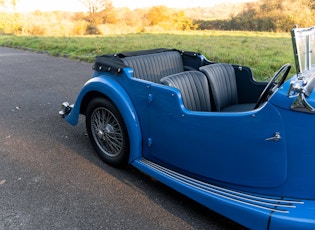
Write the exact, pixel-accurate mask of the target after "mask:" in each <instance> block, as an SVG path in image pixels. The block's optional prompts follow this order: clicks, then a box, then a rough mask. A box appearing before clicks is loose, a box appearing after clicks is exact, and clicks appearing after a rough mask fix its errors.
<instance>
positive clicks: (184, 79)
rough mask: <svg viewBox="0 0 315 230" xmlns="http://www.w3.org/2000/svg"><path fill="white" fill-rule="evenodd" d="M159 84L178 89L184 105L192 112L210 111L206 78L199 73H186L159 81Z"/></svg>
mask: <svg viewBox="0 0 315 230" xmlns="http://www.w3.org/2000/svg"><path fill="white" fill-rule="evenodd" d="M161 83H162V84H164V85H168V86H171V87H174V88H177V89H179V91H180V92H181V95H182V98H183V102H184V105H185V107H186V108H187V109H189V110H192V111H211V103H210V91H209V86H208V80H207V77H206V76H205V75H204V74H203V73H201V72H199V71H186V72H182V73H178V74H173V75H170V76H167V77H164V78H162V79H161Z"/></svg>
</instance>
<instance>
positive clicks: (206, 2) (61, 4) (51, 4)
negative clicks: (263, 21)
mask: <svg viewBox="0 0 315 230" xmlns="http://www.w3.org/2000/svg"><path fill="white" fill-rule="evenodd" d="M248 1H250V0H112V3H113V5H114V7H128V8H130V9H135V8H141V7H151V6H160V5H164V6H167V7H170V8H187V7H198V6H199V7H209V6H213V5H215V4H218V3H226V2H227V3H228V2H234V3H237V2H248ZM16 10H17V11H18V12H33V11H35V10H41V11H53V10H63V11H87V9H86V8H85V7H84V6H83V5H82V4H81V3H80V0H18V1H17V7H16Z"/></svg>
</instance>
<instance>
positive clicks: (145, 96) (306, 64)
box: [60, 27, 315, 229]
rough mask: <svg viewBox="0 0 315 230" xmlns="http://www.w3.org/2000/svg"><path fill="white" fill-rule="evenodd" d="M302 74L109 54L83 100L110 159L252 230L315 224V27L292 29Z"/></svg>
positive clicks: (181, 55) (188, 58) (80, 107)
mask: <svg viewBox="0 0 315 230" xmlns="http://www.w3.org/2000/svg"><path fill="white" fill-rule="evenodd" d="M292 38H293V48H294V55H295V59H296V70H297V73H296V74H295V75H294V76H293V77H291V78H290V79H288V80H286V77H287V76H288V73H289V71H290V68H291V65H290V64H285V65H283V66H282V67H281V68H280V69H279V71H278V72H277V73H276V74H275V75H274V77H272V79H271V80H270V82H268V83H261V82H256V81H255V80H254V79H253V76H252V72H251V69H250V68H248V67H246V66H240V65H232V64H227V63H214V62H211V61H209V60H207V59H206V58H205V57H204V56H203V55H202V54H199V53H195V52H184V51H179V50H176V49H173V50H170V49H154V50H145V51H137V52H126V53H119V54H115V55H103V56H99V57H97V58H96V60H95V63H94V66H93V68H94V70H95V72H94V74H93V75H92V78H91V79H90V80H89V81H88V82H86V84H85V85H84V86H83V87H82V90H81V91H80V93H79V95H78V97H77V99H76V101H75V103H74V104H73V105H69V103H66V102H65V103H63V109H62V111H60V115H62V117H64V118H65V119H66V120H67V122H69V123H70V124H71V125H76V124H77V123H78V118H79V114H83V115H85V116H86V127H87V133H88V136H89V138H90V140H91V143H92V145H93V147H94V148H95V150H96V152H97V153H98V154H99V156H100V157H101V158H102V160H103V161H105V162H106V163H108V164H110V165H112V166H116V167H123V166H126V165H127V164H130V165H132V166H133V167H135V168H137V169H139V170H141V171H142V172H144V173H145V174H147V175H150V176H151V177H153V178H155V179H157V180H159V181H161V182H162V183H164V184H166V185H168V186H169V187H171V188H173V189H175V190H177V191H179V192H181V193H182V194H185V195H186V196H188V197H190V198H191V199H193V200H195V201H197V202H200V203H201V204H203V205H205V206H206V207H208V208H210V209H212V210H214V211H216V212H218V213H220V214H222V215H224V216H226V217H228V218H230V219H232V220H234V221H236V222H238V223H240V224H242V225H244V226H246V227H248V228H251V229H315V147H314V146H313V141H315V135H314V133H315V132H314V131H315V114H314V113H315V93H314V92H313V89H314V87H315V69H314V64H315V52H312V51H313V50H315V27H312V28H304V29H302V28H295V29H293V30H292Z"/></svg>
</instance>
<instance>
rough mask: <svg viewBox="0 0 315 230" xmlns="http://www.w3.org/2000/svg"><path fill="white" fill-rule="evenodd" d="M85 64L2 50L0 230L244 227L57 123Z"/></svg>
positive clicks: (85, 75) (84, 74) (81, 129)
mask: <svg viewBox="0 0 315 230" xmlns="http://www.w3.org/2000/svg"><path fill="white" fill-rule="evenodd" d="M91 66H92V64H91V63H85V62H79V61H73V60H68V59H65V58H60V57H52V56H49V55H46V54H38V53H33V52H28V51H22V50H16V49H11V48H5V47H0V98H1V99H0V229H150V230H154V229H181V230H184V229H242V227H240V226H239V225H238V224H236V223H234V222H232V221H230V220H228V219H226V218H224V217H222V216H220V215H218V214H216V213H214V212H212V211H211V210H209V209H207V208H205V207H203V206H201V205H199V204H197V203H196V202H194V201H192V200H190V199H188V198H186V197H185V196H183V195H181V194H179V193H177V192H176V191H174V190H172V189H170V188H168V187H166V186H164V185H163V184H161V183H159V182H157V181H155V180H152V179H151V178H149V177H147V176H146V175H143V174H142V173H140V172H139V171H137V170H136V169H134V168H132V167H131V166H130V167H128V168H127V169H124V170H121V169H115V168H113V167H110V166H108V165H106V164H105V163H103V162H102V161H101V160H100V159H99V158H98V156H97V155H96V153H95V152H94V150H93V148H92V146H91V144H90V142H89V140H88V137H87V135H86V131H85V122H84V117H81V118H80V122H79V124H78V126H76V127H72V126H70V125H69V124H68V123H66V121H64V120H63V119H61V118H60V117H59V114H58V111H59V109H60V105H61V103H62V102H64V101H69V102H70V103H73V102H74V100H75V98H76V96H77V94H78V92H79V90H80V88H81V87H82V85H83V84H84V83H85V82H86V81H87V80H88V79H89V78H90V76H91V74H92V69H91Z"/></svg>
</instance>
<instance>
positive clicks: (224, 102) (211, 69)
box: [200, 63, 255, 112]
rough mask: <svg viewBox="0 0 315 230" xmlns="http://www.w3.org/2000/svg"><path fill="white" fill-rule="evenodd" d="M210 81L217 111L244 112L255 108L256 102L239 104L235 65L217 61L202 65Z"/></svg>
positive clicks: (202, 69)
mask: <svg viewBox="0 0 315 230" xmlns="http://www.w3.org/2000/svg"><path fill="white" fill-rule="evenodd" d="M200 71H201V72H203V73H204V74H205V75H206V76H207V78H208V81H209V84H210V88H211V92H212V95H213V100H214V104H215V107H216V110H217V111H222V112H242V111H249V110H252V109H254V106H255V104H252V103H250V104H239V103H238V93H237V84H236V76H235V71H234V68H233V66H231V65H230V64H226V63H216V64H211V65H206V66H202V67H200Z"/></svg>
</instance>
